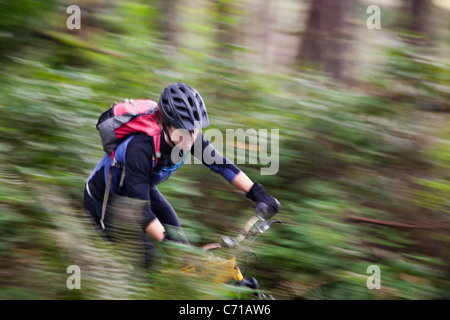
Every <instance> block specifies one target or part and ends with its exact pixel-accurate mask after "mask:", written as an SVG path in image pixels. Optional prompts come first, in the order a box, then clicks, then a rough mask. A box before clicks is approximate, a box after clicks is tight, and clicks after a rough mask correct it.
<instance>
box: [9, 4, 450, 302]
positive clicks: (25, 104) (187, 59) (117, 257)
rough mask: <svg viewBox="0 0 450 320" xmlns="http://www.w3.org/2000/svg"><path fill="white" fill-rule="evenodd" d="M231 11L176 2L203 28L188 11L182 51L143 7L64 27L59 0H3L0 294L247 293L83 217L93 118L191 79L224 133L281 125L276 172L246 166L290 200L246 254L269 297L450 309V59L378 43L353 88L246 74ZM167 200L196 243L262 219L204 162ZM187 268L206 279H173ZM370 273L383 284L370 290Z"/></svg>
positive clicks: (167, 187) (322, 79)
mask: <svg viewBox="0 0 450 320" xmlns="http://www.w3.org/2000/svg"><path fill="white" fill-rule="evenodd" d="M94 2H95V1H94ZM44 3H45V4H44ZM83 3H84V2H83ZM83 3H82V4H81V6H82V10H83ZM236 4H237V2H235V1H228V0H227V1H217V2H215V4H214V6H212V5H211V6H202V7H201V9H200V8H198V10H197V9H195V8H189V7H186V8H178V10H179V11H180V14H183V12H184V13H185V14H186V12H187V13H192V11H195V12H197V15H198V16H196V17H197V18H198V19H183V18H180V25H181V26H183V28H184V30H188V31H189V38H188V39H189V41H185V42H183V41H182V40H183V39H178V41H179V43H177V44H173V43H167V42H164V41H163V40H161V39H162V35H163V33H164V30H161V29H160V28H161V27H160V24H159V23H158V21H161V19H164V17H163V12H159V11H158V9H157V7H156V5H154V4H148V3H147V1H131V0H128V1H119V2H116V3H115V4H114V5H111V6H109V7H105V8H104V9H103V10H98V8H97V9H96V8H95V6H93V7H92V10H91V11H90V12H89V15H88V17H89V19H87V20H88V21H89V23H87V24H86V25H83V28H82V29H81V30H80V31H77V32H73V31H71V32H68V31H66V30H65V29H64V28H65V11H64V10H59V9H61V8H63V7H64V6H63V3H62V2H59V1H45V2H42V3H41V2H36V1H15V2H14V1H9V2H5V3H2V4H1V5H0V17H1V18H2V19H0V26H1V29H2V33H1V35H0V44H1V52H0V55H1V59H2V64H1V66H0V74H1V76H0V94H1V96H2V101H1V102H0V131H1V133H2V141H1V142H0V181H1V182H0V268H1V270H2V277H1V279H0V298H12V299H98V298H100V299H117V298H119V299H121V298H134V299H229V298H237V297H238V296H237V292H240V290H237V289H236V287H235V286H232V285H223V284H218V283H215V282H214V281H212V280H213V279H214V277H213V271H214V265H211V264H208V262H209V261H210V257H209V256H206V255H205V253H204V252H203V251H202V250H200V249H197V248H186V247H183V246H180V247H177V246H175V245H174V247H172V248H171V250H168V251H167V252H168V253H169V254H168V255H167V256H166V259H167V260H166V262H165V264H164V265H163V267H162V268H161V269H159V270H152V272H140V271H139V272H138V271H137V270H135V269H134V268H133V267H132V266H131V265H130V263H129V261H126V260H125V259H123V257H122V256H121V254H120V251H118V250H117V248H112V247H110V246H105V244H104V243H103V242H102V241H101V239H100V238H99V237H97V234H95V232H94V230H93V229H92V227H91V225H90V223H89V221H87V219H86V217H85V215H84V212H83V208H82V193H83V188H84V183H85V180H86V178H87V176H88V175H89V173H90V170H92V169H93V167H94V166H95V165H96V163H97V161H98V160H99V159H100V157H101V156H102V150H101V146H100V139H99V137H98V133H97V131H96V130H95V124H96V121H97V119H98V116H99V115H100V113H101V112H102V111H103V110H106V108H108V106H110V105H111V104H112V103H114V101H120V100H122V99H124V98H127V97H133V98H151V99H158V96H159V94H160V92H161V90H162V89H163V87H164V86H165V85H167V84H168V83H170V82H174V81H185V82H188V83H190V84H191V85H193V86H194V87H196V88H198V90H199V91H200V92H201V93H202V96H203V98H204V100H205V101H206V104H207V107H208V112H209V114H210V118H211V121H212V126H213V127H214V128H217V129H219V130H221V131H222V132H224V131H225V130H226V129H228V128H233V129H235V128H243V129H244V130H245V129H247V128H254V129H256V130H258V129H279V132H280V146H279V151H278V155H279V172H278V173H277V175H275V176H261V175H260V171H259V169H260V167H261V166H262V165H260V164H258V165H240V167H241V168H242V169H243V170H244V171H245V172H246V173H247V174H248V175H249V176H250V177H251V178H252V179H254V180H256V181H259V182H261V183H263V184H264V186H265V188H266V189H267V190H268V192H269V193H270V194H272V195H274V196H275V197H277V198H278V199H279V200H280V202H281V203H282V210H281V212H280V214H279V218H280V219H281V220H283V224H282V225H277V226H274V228H273V229H271V230H270V231H269V232H268V233H267V234H264V236H262V237H261V238H260V239H259V240H258V241H257V242H256V243H254V244H253V245H252V247H251V248H250V249H251V250H253V251H254V252H255V253H256V255H257V257H258V261H257V263H255V264H254V268H253V270H252V271H251V272H249V275H250V274H252V275H255V276H256V278H257V279H258V280H259V282H260V286H261V287H262V288H263V289H267V290H268V291H269V292H270V293H272V294H273V295H274V296H275V297H277V298H281V299H448V297H449V292H450V291H449V290H450V279H449V277H448V274H449V273H448V267H447V266H448V263H449V261H450V256H449V253H448V249H447V248H448V245H449V241H450V238H449V234H448V227H449V217H448V212H449V202H448V201H449V200H448V199H449V196H448V195H449V194H450V189H449V184H448V181H449V178H450V170H449V163H450V162H449V160H450V148H449V141H450V132H449V131H448V128H449V126H448V123H449V122H448V120H449V116H448V110H449V108H448V101H450V99H449V96H448V92H449V87H448V83H449V82H448V80H449V66H448V64H446V63H444V62H442V61H440V60H439V59H437V58H434V57H430V56H427V55H423V54H421V53H419V52H418V51H420V50H419V49H417V48H413V47H412V46H407V45H404V44H403V45H401V46H400V45H399V46H398V47H397V48H396V49H395V50H393V49H386V50H384V51H383V59H384V60H385V62H386V63H387V68H386V70H382V69H380V70H379V71H378V74H377V76H376V77H374V79H370V81H369V80H367V81H366V82H365V83H363V84H360V85H359V86H352V85H344V84H336V83H333V81H331V80H330V79H328V78H327V77H326V76H325V75H323V74H318V73H312V72H311V73H308V72H302V73H300V72H297V71H295V70H293V71H292V72H291V73H290V74H282V73H279V74H274V73H273V72H272V73H269V72H267V73H265V72H263V71H258V70H256V69H255V70H253V69H252V68H251V66H250V67H249V65H248V64H247V63H245V64H244V63H242V62H239V61H237V60H236V59H233V58H232V57H233V54H234V53H236V52H240V53H241V52H245V50H246V49H245V48H242V47H239V46H236V45H233V44H232V41H231V40H230V39H229V38H227V33H229V32H233V31H235V30H237V29H238V27H239V22H240V21H242V19H244V18H245V15H246V13H245V12H243V11H242V10H243V9H241V8H240V7H238V6H237V5H236ZM57 5H59V6H57ZM85 5H86V6H89V4H88V2H86V3H85ZM55 7H57V8H59V9H58V10H59V11H58V10H57V9H55ZM194 9H195V10H194ZM199 10H200V11H199ZM199 12H201V13H202V14H201V15H200V14H199ZM208 12H209V13H211V14H210V15H209V16H208V15H207V14H208ZM203 13H204V14H203ZM46 16H47V17H50V18H49V19H48V22H45V21H47V20H46V18H45V17H46ZM161 16H162V17H161ZM199 16H201V17H203V18H201V17H199ZM205 16H208V17H210V18H204V17H205ZM185 18H186V17H185ZM42 21H44V22H45V23H43V25H39V30H38V26H37V24H39V23H41V22H42ZM57 21H60V22H61V23H62V26H61V25H57V23H56V22H57ZM9 34H13V35H14V37H13V39H12V40H11V38H8V36H7V35H9ZM180 34H181V33H180ZM185 36H186V37H187V35H185ZM179 37H180V38H182V34H181V36H180V35H179ZM219 41H223V42H219ZM10 45H11V46H10ZM436 111H438V112H436ZM250 147H251V146H249V147H248V148H246V149H247V150H246V152H247V155H248V152H249V148H250ZM219 179H221V178H220V177H219ZM160 190H161V191H162V192H163V194H164V195H165V196H166V197H167V199H168V200H169V201H170V202H171V203H172V205H173V206H174V208H175V209H176V210H177V212H178V213H179V216H180V219H181V221H182V223H183V225H184V227H185V231H186V235H187V236H188V238H189V239H190V241H191V242H192V243H193V245H195V246H199V245H201V244H204V243H205V242H210V241H217V240H218V239H219V238H220V235H221V234H227V235H233V234H234V233H237V232H238V230H239V229H240V228H242V227H243V223H244V222H245V221H246V220H247V219H248V217H250V215H251V214H252V210H251V207H249V202H247V200H245V199H244V197H243V195H242V193H241V192H237V191H235V190H234V189H233V188H232V187H231V186H229V185H227V184H223V183H222V181H219V180H217V175H215V174H214V173H212V172H209V171H205V168H201V167H198V166H185V167H183V168H182V169H180V171H179V172H178V173H177V174H176V175H175V176H174V177H171V179H170V180H169V181H167V182H166V183H165V184H164V185H161V187H160ZM250 205H251V204H250ZM355 217H356V218H365V219H374V220H376V221H375V222H374V221H372V220H371V221H372V222H371V223H366V222H367V220H364V221H365V222H364V223H363V222H361V221H362V220H361V219H359V220H358V219H355ZM380 221H388V222H390V223H391V226H389V225H386V224H380V223H379V222H380ZM392 223H397V224H396V225H395V224H394V226H392ZM160 249H161V250H162V251H164V248H160ZM71 264H77V265H79V266H80V267H81V269H82V270H83V278H82V290H80V291H79V292H78V291H77V292H75V291H70V290H68V289H67V288H66V282H65V281H66V279H67V276H68V275H67V274H66V269H67V266H69V265H71ZM186 264H194V265H195V266H196V267H197V269H198V270H200V269H202V270H203V271H204V272H203V273H200V274H198V273H183V272H180V271H179V269H180V268H181V267H182V266H184V265H186ZM370 265H378V266H379V267H380V269H381V272H382V274H381V276H382V282H381V285H382V289H381V290H369V289H367V287H366V280H367V278H368V276H369V275H370V274H368V273H367V267H368V266H370ZM208 271H209V272H208Z"/></svg>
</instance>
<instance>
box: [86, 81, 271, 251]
mask: <svg viewBox="0 0 450 320" xmlns="http://www.w3.org/2000/svg"><path fill="white" fill-rule="evenodd" d="M158 106H159V111H158V112H160V114H161V117H160V121H161V128H162V129H161V142H160V154H158V155H157V154H156V152H155V147H154V140H153V137H152V136H149V135H147V134H144V133H138V134H136V135H135V137H134V138H133V139H132V140H131V141H130V142H129V143H128V145H127V148H126V159H127V160H126V175H125V177H124V181H123V185H122V187H121V188H118V187H117V186H115V185H113V186H112V187H111V193H113V190H114V193H115V194H117V195H119V196H125V197H128V198H130V199H139V200H141V201H143V203H144V205H143V206H144V207H143V209H142V210H141V211H142V219H139V222H140V228H141V230H142V231H139V232H141V233H142V235H143V241H144V243H145V247H146V250H152V251H153V249H154V248H153V245H152V243H151V241H150V240H149V239H148V237H147V235H149V236H150V237H151V238H153V239H155V240H156V241H163V240H165V239H170V237H171V235H168V233H167V229H168V228H169V227H170V226H172V227H175V229H177V228H178V229H177V230H178V231H181V232H179V233H180V236H181V239H184V236H183V234H182V228H181V224H180V221H179V219H178V217H177V214H176V212H175V210H174V209H173V207H172V206H171V205H170V203H169V202H168V201H167V200H166V199H165V198H164V196H163V195H162V194H161V192H160V191H159V190H158V188H157V187H156V185H157V184H159V183H161V182H163V181H165V180H166V179H167V178H168V177H169V176H170V175H171V174H173V173H174V172H175V171H176V170H177V169H178V168H179V166H180V165H181V164H183V161H179V158H178V159H173V156H172V155H174V154H175V155H177V154H178V156H179V157H180V158H181V159H184V157H185V156H186V155H187V152H189V151H190V152H191V153H192V154H193V155H194V156H195V157H196V158H198V159H201V160H202V163H203V164H204V165H205V166H206V167H208V168H209V169H211V170H213V171H214V172H216V173H218V174H220V175H221V176H222V177H224V178H225V179H226V180H227V181H228V182H230V183H231V184H232V185H233V186H235V187H236V188H238V189H239V190H242V191H243V192H245V194H246V197H247V198H249V199H251V200H253V201H254V202H255V203H256V207H257V209H258V211H259V212H261V214H262V215H263V217H265V218H269V217H271V216H273V215H274V214H275V213H277V211H278V209H279V202H278V201H277V200H276V199H275V198H274V197H272V196H270V195H268V194H267V192H266V191H265V189H264V187H263V186H262V185H261V184H259V183H257V182H253V181H251V180H250V179H249V178H248V176H247V175H246V174H245V173H244V172H243V171H241V170H240V169H239V168H238V167H237V166H236V165H234V164H233V163H232V162H230V161H229V160H228V159H227V158H226V157H224V156H222V155H221V154H220V153H219V152H218V151H217V150H216V149H215V148H214V147H213V146H212V145H211V144H210V142H209V141H208V140H207V139H206V138H205V137H204V136H203V135H202V133H201V132H200V130H201V129H202V128H205V127H207V126H208V125H209V118H208V114H207V111H206V106H205V103H204V102H203V99H202V98H201V96H200V95H199V94H198V92H197V91H196V90H195V89H194V88H192V87H190V86H189V85H187V84H184V83H173V84H171V85H169V86H168V87H166V88H165V89H164V90H163V92H162V94H161V96H160V99H159V103H158ZM177 129H182V130H186V131H184V132H187V133H188V134H184V135H183V134H179V132H177ZM196 150H198V151H201V153H200V152H198V151H197V152H196ZM205 150H206V151H207V154H210V155H211V156H212V157H213V159H215V160H216V161H214V162H213V163H212V164H211V163H207V162H205V159H203V156H202V155H204V154H206V153H205ZM197 153H199V154H197ZM155 156H158V161H157V165H156V166H155V168H154V170H151V168H152V163H153V161H154V159H155ZM217 160H218V161H217ZM208 162H210V161H208ZM116 183H117V182H116ZM105 185H106V183H105V170H103V168H102V167H100V165H98V166H97V168H96V169H95V170H94V171H93V172H92V173H91V176H90V177H89V179H88V181H87V184H86V187H85V192H84V207H85V209H86V211H87V212H88V213H89V214H90V216H92V218H93V219H94V221H95V223H96V224H97V226H99V227H100V225H102V227H103V226H104V231H103V232H104V233H105V235H106V236H107V238H108V237H109V239H113V238H114V236H113V235H112V234H113V233H112V231H113V229H114V227H113V225H112V223H111V213H110V210H106V214H105V216H104V217H102V202H103V197H104V192H105ZM102 218H104V221H102ZM172 238H174V237H173V236H172ZM179 239H180V238H179Z"/></svg>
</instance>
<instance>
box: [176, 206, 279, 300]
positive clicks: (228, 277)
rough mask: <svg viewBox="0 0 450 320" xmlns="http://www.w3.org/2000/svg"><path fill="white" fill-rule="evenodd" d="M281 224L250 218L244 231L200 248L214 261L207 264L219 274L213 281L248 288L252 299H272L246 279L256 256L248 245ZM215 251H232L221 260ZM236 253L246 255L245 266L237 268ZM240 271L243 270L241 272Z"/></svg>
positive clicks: (253, 281) (253, 280) (276, 220)
mask: <svg viewBox="0 0 450 320" xmlns="http://www.w3.org/2000/svg"><path fill="white" fill-rule="evenodd" d="M275 223H278V224H280V223H282V222H281V220H279V219H274V220H270V221H266V220H265V219H263V218H262V217H261V216H259V215H255V216H253V217H251V218H250V219H249V220H248V221H247V222H246V224H245V227H244V229H243V230H242V231H241V232H240V233H239V234H238V235H237V236H235V237H229V236H223V237H222V242H221V243H218V242H215V243H209V244H206V245H204V246H203V247H202V248H203V249H204V250H205V251H206V252H210V253H211V254H212V256H213V257H215V258H216V259H211V261H209V264H210V265H212V266H213V267H215V269H216V270H219V271H220V272H219V273H218V275H217V276H216V277H215V279H214V281H216V282H219V283H224V284H226V283H230V282H232V281H233V282H234V283H235V284H236V285H237V286H238V287H246V288H249V289H250V290H249V291H250V292H252V293H253V298H254V299H259V300H264V299H274V298H273V296H271V295H266V294H265V293H263V292H262V291H261V289H260V288H259V284H258V281H257V280H256V279H255V278H254V277H253V276H251V277H249V278H246V277H245V276H246V274H247V273H248V272H249V270H250V269H249V264H250V255H251V254H253V255H254V256H255V257H256V254H255V253H254V252H252V251H249V247H250V245H251V244H252V243H253V242H254V241H255V240H256V239H257V238H258V237H259V236H260V235H262V234H263V233H264V232H266V231H267V230H269V229H270V228H271V227H272V225H273V224H275ZM244 242H246V245H245V246H244V247H243V248H242V247H241V243H244ZM217 249H229V250H231V251H232V253H231V258H225V259H223V258H221V257H220V256H218V255H215V254H214V253H213V252H214V251H215V250H217ZM237 253H245V254H247V257H248V258H247V261H246V265H245V267H244V266H242V265H241V266H239V263H238V259H237ZM194 270H195V268H194V267H193V266H192V265H189V266H186V267H185V268H183V270H182V271H184V272H193V271H194ZM241 270H244V272H243V271H241Z"/></svg>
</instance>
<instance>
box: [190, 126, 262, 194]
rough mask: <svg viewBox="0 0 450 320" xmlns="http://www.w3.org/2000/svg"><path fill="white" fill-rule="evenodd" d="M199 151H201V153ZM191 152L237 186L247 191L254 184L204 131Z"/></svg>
mask: <svg viewBox="0 0 450 320" xmlns="http://www.w3.org/2000/svg"><path fill="white" fill-rule="evenodd" d="M200 143H201V147H200V145H199V144H200ZM199 151H201V154H200V153H199ZM191 153H192V154H193V155H194V156H195V157H196V158H197V159H200V160H202V163H203V164H204V165H205V166H207V167H208V168H209V169H211V170H212V171H214V172H216V173H218V174H220V175H222V177H224V178H225V179H226V180H227V181H228V182H229V183H231V184H232V185H234V186H235V187H236V188H238V189H240V190H242V191H244V192H246V193H247V192H248V191H249V190H250V189H251V187H252V186H253V181H252V180H250V178H249V177H248V176H247V175H246V174H245V173H244V172H243V171H242V170H240V169H239V168H238V167H237V166H236V165H235V164H233V163H232V162H231V161H230V160H229V159H228V158H226V157H225V156H223V155H222V154H221V153H220V152H219V151H218V150H217V149H216V148H215V147H214V146H213V145H212V144H211V143H210V142H209V140H208V139H206V137H205V136H204V135H203V134H202V133H199V135H198V137H197V139H196V141H195V143H194V145H193V146H192V148H191Z"/></svg>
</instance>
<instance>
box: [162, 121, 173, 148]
mask: <svg viewBox="0 0 450 320" xmlns="http://www.w3.org/2000/svg"><path fill="white" fill-rule="evenodd" d="M162 127H163V131H164V134H165V135H166V136H167V139H169V142H170V143H171V144H172V147H175V142H173V141H172V138H171V137H170V134H169V130H167V126H166V125H165V123H164V122H163V124H162Z"/></svg>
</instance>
